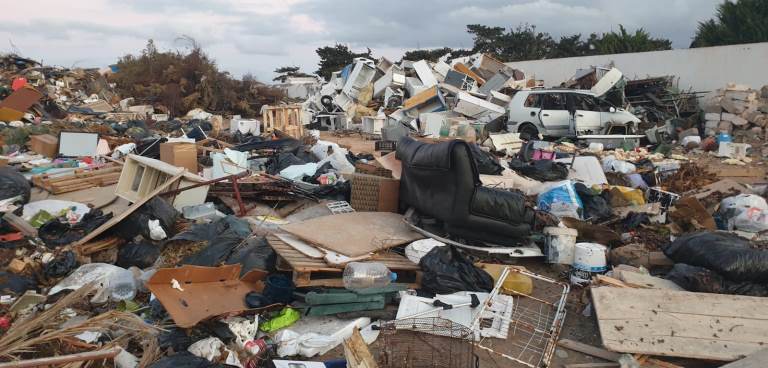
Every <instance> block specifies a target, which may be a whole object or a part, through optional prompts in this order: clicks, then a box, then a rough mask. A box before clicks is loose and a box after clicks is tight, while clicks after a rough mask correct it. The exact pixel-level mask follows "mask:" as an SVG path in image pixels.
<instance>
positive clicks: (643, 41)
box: [588, 24, 672, 55]
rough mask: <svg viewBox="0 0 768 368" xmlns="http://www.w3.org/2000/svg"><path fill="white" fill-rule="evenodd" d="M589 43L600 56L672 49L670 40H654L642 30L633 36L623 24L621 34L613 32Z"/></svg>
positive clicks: (591, 38) (620, 28) (593, 38)
mask: <svg viewBox="0 0 768 368" xmlns="http://www.w3.org/2000/svg"><path fill="white" fill-rule="evenodd" d="M588 42H589V43H590V47H594V50H595V51H596V53H597V54H598V55H605V54H623V53H628V52H644V51H659V50H671V49H672V41H670V40H668V39H665V38H653V37H651V35H650V34H649V33H648V32H646V31H645V30H644V29H642V28H639V29H637V30H635V33H633V34H632V33H629V32H627V29H626V28H624V26H623V25H621V24H619V32H614V31H611V32H608V33H603V35H602V37H596V36H594V37H590V40H589V41H588Z"/></svg>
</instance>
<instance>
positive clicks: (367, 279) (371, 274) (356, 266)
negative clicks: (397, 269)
mask: <svg viewBox="0 0 768 368" xmlns="http://www.w3.org/2000/svg"><path fill="white" fill-rule="evenodd" d="M343 280H344V287H345V288H347V289H349V290H359V289H369V288H380V287H384V286H387V285H389V283H391V282H392V281H395V280H397V274H396V273H394V272H392V271H390V270H389V268H387V266H385V265H384V264H382V263H379V262H350V263H348V264H347V267H345V268H344V277H343Z"/></svg>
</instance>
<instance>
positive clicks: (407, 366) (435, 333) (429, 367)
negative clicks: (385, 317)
mask: <svg viewBox="0 0 768 368" xmlns="http://www.w3.org/2000/svg"><path fill="white" fill-rule="evenodd" d="M379 339H380V340H381V341H382V346H383V347H384V348H383V349H382V350H381V351H380V352H379V354H378V359H377V361H378V364H379V367H380V368H476V367H478V366H479V361H478V358H477V356H476V355H475V354H474V346H473V344H472V341H471V339H472V331H471V330H470V329H469V328H467V327H464V326H462V325H459V324H456V323H453V322H451V321H449V320H446V319H442V318H434V317H433V318H411V319H404V320H398V321H388V322H383V323H382V325H381V334H380V335H379Z"/></svg>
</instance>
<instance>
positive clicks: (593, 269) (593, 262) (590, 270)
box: [571, 243, 608, 285]
mask: <svg viewBox="0 0 768 368" xmlns="http://www.w3.org/2000/svg"><path fill="white" fill-rule="evenodd" d="M574 248H575V249H574V253H573V265H572V269H571V284H574V285H580V284H586V283H589V282H590V281H591V280H592V276H594V275H596V274H601V273H605V272H606V271H608V259H607V258H608V257H607V253H608V248H606V247H605V246H604V245H602V244H597V243H576V246H575V247H574Z"/></svg>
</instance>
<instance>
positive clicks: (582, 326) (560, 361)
mask: <svg viewBox="0 0 768 368" xmlns="http://www.w3.org/2000/svg"><path fill="white" fill-rule="evenodd" d="M321 138H322V139H324V140H329V141H333V142H336V143H338V144H340V145H342V146H344V147H347V148H349V149H351V151H352V152H353V153H372V154H374V155H375V156H379V154H378V153H375V152H374V141H373V140H367V139H365V138H363V137H362V136H361V135H359V134H352V135H349V136H344V137H339V136H335V135H333V134H330V133H329V132H322V133H321ZM735 141H736V142H740V143H741V142H748V143H750V144H752V146H753V149H752V154H751V158H752V162H751V163H748V164H747V165H746V166H735V165H729V164H726V163H723V159H722V158H718V157H716V156H714V155H713V154H711V153H708V152H696V151H691V152H683V150H682V148H680V147H677V148H676V149H675V150H674V153H677V154H685V155H686V156H687V157H689V158H690V159H691V160H692V161H694V162H695V163H696V164H697V165H699V166H701V167H703V168H705V169H706V170H707V171H709V172H712V173H715V174H722V173H731V174H733V173H736V174H737V176H721V175H718V179H720V178H722V179H725V178H729V179H733V180H735V181H737V182H740V183H746V184H761V183H765V182H766V171H767V169H768V168H767V167H766V165H764V163H763V157H762V148H763V143H762V141H761V140H758V139H755V138H754V137H743V136H742V137H736V139H735ZM692 189H693V188H692ZM512 263H516V264H519V265H523V266H525V267H526V268H527V269H528V270H529V271H532V272H534V273H537V274H540V275H543V276H547V277H550V278H553V279H556V280H559V281H567V277H566V273H565V272H564V271H563V269H561V268H558V267H557V266H552V265H548V264H545V263H543V262H541V260H540V259H529V260H522V261H512ZM588 303H589V296H588V289H584V288H581V287H571V290H570V293H569V296H568V299H567V304H566V310H567V314H566V317H565V323H564V324H563V328H562V332H561V334H560V337H559V338H560V339H571V340H575V341H578V342H581V343H585V344H589V345H592V346H596V347H601V340H600V333H599V331H598V326H597V321H596V319H595V317H594V313H593V312H592V311H591V308H590V307H589V306H588ZM508 340H509V339H508ZM501 341H502V343H501V344H500V345H497V346H498V347H499V349H497V350H499V351H502V350H504V347H503V346H504V345H505V344H507V345H510V344H513V343H514V342H513V341H504V340H501ZM382 348H383V346H382V343H381V339H380V340H378V341H377V342H376V343H374V344H373V345H372V351H373V352H374V353H375V352H377V351H380V350H381V349H382ZM337 350H338V351H337ZM337 350H333V351H331V352H329V353H327V354H326V355H325V356H324V357H328V358H329V359H330V358H333V357H338V356H340V355H339V354H343V350H340V349H337ZM475 353H476V354H477V355H478V357H479V359H480V367H482V368H497V367H498V368H502V367H503V368H507V367H525V365H522V364H519V363H515V362H512V361H510V360H507V359H504V358H502V357H499V356H496V355H494V354H490V353H487V352H485V351H482V350H479V349H475ZM663 360H665V361H668V362H670V363H675V364H679V365H681V366H685V367H699V368H709V367H716V366H718V365H719V364H717V363H707V362H701V361H696V362H692V361H686V360H680V359H674V358H664V359H663ZM602 362H606V361H605V360H602V359H600V358H596V357H592V356H589V355H586V354H582V353H579V352H576V351H573V350H569V349H565V348H560V347H558V348H557V349H556V351H555V354H554V356H553V358H552V362H551V364H550V367H558V368H559V367H563V366H565V365H566V364H578V363H602Z"/></svg>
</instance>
